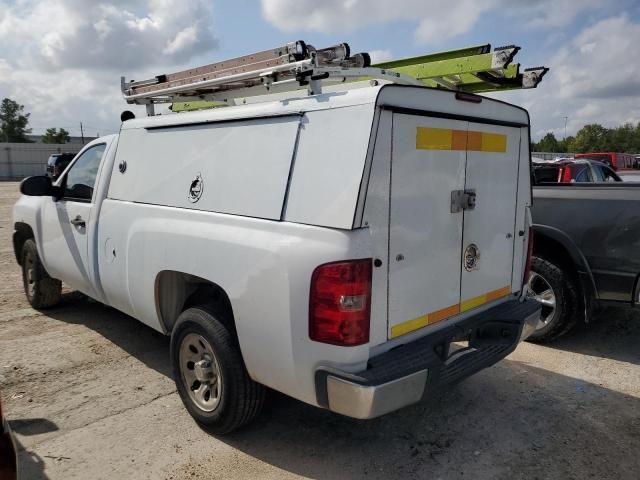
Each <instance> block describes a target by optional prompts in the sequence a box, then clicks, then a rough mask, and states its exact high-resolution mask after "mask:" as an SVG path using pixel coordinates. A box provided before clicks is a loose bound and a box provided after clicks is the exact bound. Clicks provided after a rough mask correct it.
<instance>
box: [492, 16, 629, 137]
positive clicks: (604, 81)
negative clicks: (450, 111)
mask: <svg viewBox="0 0 640 480" xmlns="http://www.w3.org/2000/svg"><path fill="white" fill-rule="evenodd" d="M639 44H640V23H639V22H634V21H632V20H630V19H629V18H628V17H627V16H625V15H621V16H617V17H611V18H607V19H604V20H601V21H600V22H597V23H595V24H594V25H591V26H589V27H587V28H585V29H584V30H583V31H582V32H580V33H579V34H578V35H577V36H576V37H575V38H574V39H573V40H572V41H570V42H569V43H568V44H566V45H565V46H564V47H562V48H561V49H560V50H559V51H558V53H557V54H556V55H555V56H553V57H552V58H551V59H550V60H549V62H548V63H549V66H550V67H551V71H550V72H549V74H548V77H545V80H544V81H543V82H542V83H541V84H540V86H539V87H538V89H536V90H523V91H520V92H514V93H512V94H508V93H504V94H501V96H502V97H503V98H504V99H505V100H507V101H513V102H516V103H525V104H526V105H524V106H525V108H528V109H529V110H530V113H531V120H532V124H533V126H534V129H533V132H532V133H533V136H534V138H536V139H537V138H540V137H541V136H543V135H544V134H545V133H547V132H548V131H552V132H553V133H554V134H555V135H556V136H558V137H560V138H562V137H563V136H564V117H568V122H567V134H568V135H572V134H575V132H576V131H577V130H578V129H580V128H581V127H582V126H584V125H585V124H587V123H600V124H603V125H605V126H610V127H611V126H618V125H620V124H622V123H625V122H633V123H635V122H638V121H640V101H638V95H639V94H640V63H639V62H636V61H634V60H633V58H634V57H633V53H632V52H634V51H635V49H636V46H637V45H639ZM630 55H631V56H630Z"/></svg>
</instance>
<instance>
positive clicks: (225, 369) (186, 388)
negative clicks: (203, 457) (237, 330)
mask: <svg viewBox="0 0 640 480" xmlns="http://www.w3.org/2000/svg"><path fill="white" fill-rule="evenodd" d="M222 320H223V316H222V315H220V314H218V313H215V312H213V311H211V310H209V309H208V308H207V307H194V308H189V309H187V310H185V311H184V312H182V314H181V315H180V316H179V317H178V320H177V322H176V325H175V327H174V329H173V332H172V334H171V363H172V366H173V377H174V380H175V382H176V387H177V389H178V393H179V394H180V398H181V399H182V402H183V403H184V405H185V407H186V408H187V410H188V411H189V413H190V414H191V416H192V417H193V418H194V419H195V420H196V422H198V423H199V424H200V425H202V426H203V427H204V428H205V429H207V430H208V431H210V432H212V433H215V434H218V435H223V434H226V433H230V432H232V431H234V430H236V429H238V428H240V427H242V426H243V425H245V424H247V423H249V422H250V421H252V420H253V419H254V418H255V417H256V416H257V415H258V414H259V413H260V411H261V409H262V406H263V404H264V398H265V387H264V386H262V385H260V384H259V383H256V382H254V381H253V380H251V378H250V377H249V374H248V373H247V369H246V367H245V365H244V361H243V360H242V355H241V353H240V348H239V346H238V342H237V340H236V338H235V336H234V334H233V333H232V332H231V330H230V329H229V328H228V327H227V326H226V325H225V323H224V322H223V321H222Z"/></svg>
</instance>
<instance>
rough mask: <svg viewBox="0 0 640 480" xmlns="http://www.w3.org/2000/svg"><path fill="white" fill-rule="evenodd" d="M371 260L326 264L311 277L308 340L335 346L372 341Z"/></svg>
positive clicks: (318, 268)
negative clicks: (370, 339) (370, 338)
mask: <svg viewBox="0 0 640 480" xmlns="http://www.w3.org/2000/svg"><path fill="white" fill-rule="evenodd" d="M370 314H371V259H370V258H365V259H361V260H348V261H344V262H334V263H326V264H324V265H320V266H319V267H317V268H316V269H315V270H314V271H313V274H312V275H311V291H310V295H309V338H311V340H315V341H316V342H322V343H330V344H332V345H341V346H354V345H362V344H363V343H367V342H368V341H369V320H370Z"/></svg>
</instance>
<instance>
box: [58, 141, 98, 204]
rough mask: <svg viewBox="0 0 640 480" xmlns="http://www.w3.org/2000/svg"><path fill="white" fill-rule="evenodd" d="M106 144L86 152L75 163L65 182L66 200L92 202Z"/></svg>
mask: <svg viewBox="0 0 640 480" xmlns="http://www.w3.org/2000/svg"><path fill="white" fill-rule="evenodd" d="M105 148H106V144H104V143H101V144H100V145H95V146H93V147H91V148H89V149H88V150H86V151H85V152H84V153H83V154H82V155H80V156H79V157H78V159H77V160H76V161H75V162H74V163H73V165H72V166H71V168H70V169H69V171H68V172H67V176H66V178H65V181H64V195H63V196H64V198H66V199H67V200H72V201H78V202H90V201H91V198H92V197H93V187H94V186H95V183H96V176H97V174H98V167H99V166H100V160H102V155H103V154H104V150H105Z"/></svg>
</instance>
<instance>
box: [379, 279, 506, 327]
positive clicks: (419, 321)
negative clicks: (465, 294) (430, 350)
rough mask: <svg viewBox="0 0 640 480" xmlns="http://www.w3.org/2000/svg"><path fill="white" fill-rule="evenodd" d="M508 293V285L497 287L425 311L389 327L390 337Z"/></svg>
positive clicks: (449, 316)
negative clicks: (487, 291) (478, 294)
mask: <svg viewBox="0 0 640 480" xmlns="http://www.w3.org/2000/svg"><path fill="white" fill-rule="evenodd" d="M509 293H511V288H510V287H508V286H507V287H503V288H499V289H498V290H493V291H491V292H489V293H485V294H483V295H480V296H477V297H474V298H470V299H468V300H465V301H464V302H462V303H459V304H456V305H451V306H450V307H446V308H443V309H440V310H436V311H435V312H431V313H427V314H426V315H422V316H421V317H418V318H414V319H413V320H408V321H406V322H403V323H399V324H398V325H394V326H393V327H391V338H396V337H399V336H400V335H405V334H407V333H410V332H413V331H415V330H419V329H420V328H422V327H426V326H427V325H432V324H434V323H437V322H440V321H442V320H446V319H447V318H451V317H453V316H454V315H457V314H459V313H462V312H466V311H468V310H471V309H473V308H476V307H479V306H480V305H483V304H485V303H488V302H491V301H493V300H497V299H499V298H502V297H506V296H507V295H509Z"/></svg>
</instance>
